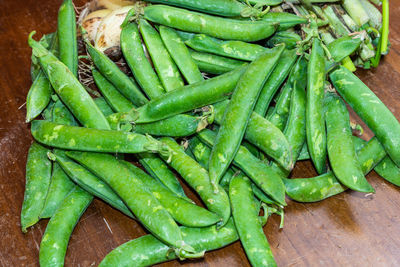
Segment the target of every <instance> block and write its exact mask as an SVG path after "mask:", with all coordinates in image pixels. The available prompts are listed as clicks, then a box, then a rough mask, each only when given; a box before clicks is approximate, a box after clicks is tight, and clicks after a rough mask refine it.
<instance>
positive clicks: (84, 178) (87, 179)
mask: <svg viewBox="0 0 400 267" xmlns="http://www.w3.org/2000/svg"><path fill="white" fill-rule="evenodd" d="M50 156H51V157H53V158H54V159H55V160H56V162H57V163H58V164H59V166H61V168H62V169H63V170H64V172H65V173H66V174H67V175H68V177H69V179H71V180H72V181H74V182H75V183H76V184H77V185H79V186H80V187H81V188H82V189H84V190H85V191H87V192H88V193H90V194H92V195H94V196H96V197H98V198H100V199H101V200H103V201H104V202H106V203H108V204H109V205H111V206H112V207H114V208H116V209H118V210H120V211H121V212H122V213H124V214H126V215H127V216H129V217H131V218H133V219H134V218H135V216H134V215H133V214H132V212H131V211H130V210H129V208H128V207H127V206H126V205H125V203H124V202H123V201H122V200H121V198H120V197H119V196H118V195H117V194H116V193H115V192H114V191H113V190H112V188H111V187H110V186H108V184H106V183H105V182H103V181H102V180H101V179H100V178H98V177H97V176H96V175H94V174H93V173H91V172H90V171H88V170H87V169H86V168H84V167H82V166H81V165H79V164H78V163H76V162H75V161H73V160H71V159H69V158H68V157H67V156H66V155H65V152H64V151H62V150H55V151H54V154H52V155H50Z"/></svg>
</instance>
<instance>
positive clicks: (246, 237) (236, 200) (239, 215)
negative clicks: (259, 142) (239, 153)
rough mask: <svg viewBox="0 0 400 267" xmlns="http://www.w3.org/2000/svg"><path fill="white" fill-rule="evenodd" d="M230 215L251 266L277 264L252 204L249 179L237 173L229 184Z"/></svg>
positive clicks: (252, 196) (252, 198)
mask: <svg viewBox="0 0 400 267" xmlns="http://www.w3.org/2000/svg"><path fill="white" fill-rule="evenodd" d="M229 198H230V200H231V205H232V216H233V220H234V221H235V226H236V229H237V232H238V234H239V238H240V242H241V243H242V245H243V248H244V250H245V251H246V255H247V257H248V259H249V261H250V263H251V265H252V266H277V265H276V262H275V260H274V255H273V254H272V251H271V248H270V246H269V243H268V240H267V237H266V236H265V234H264V231H263V228H262V224H261V223H260V220H259V217H258V210H256V209H255V207H254V206H253V205H252V203H253V201H254V194H253V191H252V188H251V183H250V180H249V179H248V178H247V177H245V176H243V175H238V176H236V177H233V179H232V180H231V183H230V185H229Z"/></svg>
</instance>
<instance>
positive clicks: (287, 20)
mask: <svg viewBox="0 0 400 267" xmlns="http://www.w3.org/2000/svg"><path fill="white" fill-rule="evenodd" d="M261 20H263V21H266V22H270V23H277V22H278V23H279V27H278V31H286V30H287V29H290V28H292V27H294V26H296V25H299V24H306V23H307V22H308V19H307V18H304V17H300V16H297V15H294V14H291V13H287V12H268V13H267V14H265V15H264V16H263V17H262V18H261Z"/></svg>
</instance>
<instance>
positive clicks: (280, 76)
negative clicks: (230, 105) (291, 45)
mask: <svg viewBox="0 0 400 267" xmlns="http://www.w3.org/2000/svg"><path fill="white" fill-rule="evenodd" d="M296 59H297V55H296V50H295V49H293V50H285V51H284V52H283V53H282V56H281V58H280V59H279V61H278V63H277V64H276V67H275V68H274V70H273V71H272V73H271V75H270V77H269V78H268V80H267V82H266V83H265V85H264V87H263V89H262V90H261V93H260V96H259V97H258V100H257V103H256V106H255V107H254V112H256V113H258V114H259V115H261V116H263V117H264V116H265V114H266V113H267V109H268V107H269V105H270V103H271V101H272V98H273V96H274V95H275V93H276V91H277V90H278V89H279V87H281V85H282V83H283V82H284V81H285V79H286V78H287V76H288V75H289V73H290V70H291V69H292V66H293V65H294V64H295V62H296Z"/></svg>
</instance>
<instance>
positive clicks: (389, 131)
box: [330, 67, 400, 167]
mask: <svg viewBox="0 0 400 267" xmlns="http://www.w3.org/2000/svg"><path fill="white" fill-rule="evenodd" d="M330 79H331V81H332V83H333V85H334V86H335V88H336V90H337V91H338V92H339V94H340V95H341V96H342V97H343V98H344V100H345V101H346V102H347V103H348V104H349V105H350V106H351V107H352V108H353V109H354V111H355V112H356V113H357V114H358V115H359V116H360V117H361V119H362V120H363V121H364V122H365V123H366V124H367V126H368V127H369V128H370V129H371V130H372V131H373V132H374V133H375V136H376V137H377V138H378V140H379V142H381V144H382V145H383V147H384V148H385V150H386V151H387V153H388V154H389V156H390V158H391V159H392V160H393V161H394V162H395V163H396V165H397V166H398V167H400V123H399V121H398V120H397V119H396V117H395V116H394V115H393V113H392V112H390V110H389V109H388V108H387V107H386V106H385V105H384V104H383V103H382V101H381V100H380V99H379V98H378V97H377V96H376V95H375V94H374V93H373V92H372V91H371V90H370V89H369V88H368V87H367V86H366V85H365V84H364V83H363V82H362V81H361V80H360V79H359V78H357V76H355V75H354V74H353V73H352V72H351V71H349V70H347V69H345V68H343V67H340V68H339V69H337V70H335V71H333V72H332V73H331V74H330Z"/></svg>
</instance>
